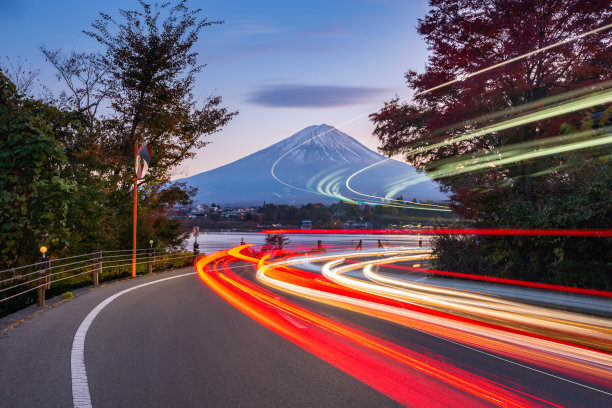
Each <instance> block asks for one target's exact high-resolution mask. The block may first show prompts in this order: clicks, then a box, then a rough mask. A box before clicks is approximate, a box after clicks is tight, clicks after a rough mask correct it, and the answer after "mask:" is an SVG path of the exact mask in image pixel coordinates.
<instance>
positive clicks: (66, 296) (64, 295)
mask: <svg viewBox="0 0 612 408" xmlns="http://www.w3.org/2000/svg"><path fill="white" fill-rule="evenodd" d="M73 297H74V295H73V294H72V292H64V293H62V299H72V298H73Z"/></svg>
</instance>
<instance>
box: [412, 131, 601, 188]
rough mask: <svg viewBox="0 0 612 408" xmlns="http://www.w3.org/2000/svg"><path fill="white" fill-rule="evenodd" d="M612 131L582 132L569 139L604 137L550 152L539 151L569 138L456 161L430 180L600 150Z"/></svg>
mask: <svg viewBox="0 0 612 408" xmlns="http://www.w3.org/2000/svg"><path fill="white" fill-rule="evenodd" d="M610 131H612V126H608V127H605V128H600V129H597V130H587V131H583V132H579V133H576V134H574V135H572V138H582V137H592V136H597V135H601V134H603V135H604V136H601V137H594V138H590V139H589V140H583V141H580V142H574V143H565V144H563V145H562V146H555V147H549V148H541V147H542V146H543V145H545V144H551V143H556V142H558V141H559V140H560V139H561V138H568V136H558V137H554V138H551V140H546V139H544V140H542V141H539V142H535V143H534V142H527V143H526V144H525V145H523V144H517V145H511V146H508V147H507V148H506V149H504V150H502V151H501V152H498V153H493V154H488V155H481V156H476V157H470V158H468V159H464V160H455V161H454V162H452V163H448V164H445V165H443V166H440V168H439V169H437V170H434V171H431V172H429V173H428V175H429V177H431V178H433V179H438V178H442V177H448V176H451V175H459V174H464V173H471V172H475V171H478V170H482V169H486V168H491V167H496V166H502V165H506V164H511V163H516V162H519V161H525V160H530V159H536V158H539V157H545V156H551V155H555V154H560V153H566V152H571V151H576V150H582V149H588V148H592V147H597V146H603V145H607V144H610V143H612V135H611V134H610ZM538 143H539V144H541V145H542V146H534V145H536V144H538ZM535 147H539V150H534V151H528V152H525V151H524V149H525V148H527V149H531V148H535ZM416 182H419V181H418V180H415V181H414V182H407V184H406V185H410V184H414V183H416Z"/></svg>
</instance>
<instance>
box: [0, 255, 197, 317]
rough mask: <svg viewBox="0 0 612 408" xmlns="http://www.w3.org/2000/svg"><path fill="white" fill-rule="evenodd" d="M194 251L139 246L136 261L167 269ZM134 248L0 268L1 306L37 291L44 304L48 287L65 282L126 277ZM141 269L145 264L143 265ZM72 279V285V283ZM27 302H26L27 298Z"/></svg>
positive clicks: (79, 284)
mask: <svg viewBox="0 0 612 408" xmlns="http://www.w3.org/2000/svg"><path fill="white" fill-rule="evenodd" d="M196 255H198V253H197V252H196V254H195V255H194V252H193V251H155V250H154V249H153V248H144V249H137V250H136V265H145V264H146V265H147V272H149V273H151V272H152V271H153V270H161V269H165V268H167V267H168V266H170V265H171V264H173V263H176V261H178V260H180V259H183V260H187V259H189V258H191V259H195V256H196ZM131 266H132V250H131V249H126V250H113V251H95V252H92V253H89V254H82V255H74V256H69V257H65V258H60V259H44V258H41V259H40V260H39V261H38V262H36V263H33V264H30V265H24V266H19V267H15V268H11V269H5V270H2V271H0V307H1V306H2V305H3V304H5V302H7V301H9V300H11V299H15V298H19V297H21V296H26V295H28V294H30V296H31V292H34V291H37V295H36V297H37V303H38V305H39V306H44V305H45V296H46V293H45V292H46V290H49V289H51V288H52V286H57V285H58V284H60V282H64V281H67V282H65V283H66V284H65V285H64V286H66V288H67V289H68V288H71V287H72V288H76V287H82V286H89V285H93V286H94V287H96V286H98V285H99V282H100V280H101V279H102V280H103V279H104V278H108V277H112V276H116V277H123V276H124V275H125V273H126V272H128V271H129V272H131V269H130V268H131ZM141 270H142V267H141ZM71 283H72V284H73V285H71ZM26 303H27V302H26Z"/></svg>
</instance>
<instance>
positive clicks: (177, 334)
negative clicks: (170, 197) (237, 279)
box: [0, 271, 398, 407]
mask: <svg viewBox="0 0 612 408" xmlns="http://www.w3.org/2000/svg"><path fill="white" fill-rule="evenodd" d="M184 272H185V271H180V272H179V271H177V272H170V273H165V274H160V275H156V276H149V277H144V278H139V279H133V280H129V281H123V282H116V283H113V284H109V285H106V286H104V287H101V288H98V289H96V290H93V291H89V292H88V293H85V294H83V295H81V296H78V297H76V298H75V299H73V300H70V301H68V302H66V303H64V304H62V305H60V306H58V307H56V308H54V309H51V310H48V311H46V312H44V313H42V314H40V315H39V316H37V317H35V318H33V319H31V320H29V321H27V322H25V323H23V324H21V325H19V326H18V327H16V328H14V329H12V330H10V331H8V332H7V333H5V334H4V335H2V336H0V361H1V365H0V396H1V397H0V406H2V407H71V406H72V392H71V373H70V354H71V346H72V341H73V337H74V334H75V332H76V330H77V328H78V327H79V325H80V323H81V321H82V320H83V319H84V318H85V316H86V315H87V314H88V313H89V312H90V311H91V310H92V309H93V308H94V307H95V306H96V305H97V304H99V303H100V302H101V301H103V300H104V299H105V298H107V297H109V296H111V295H113V294H114V293H117V292H119V291H121V290H123V289H126V288H128V287H130V286H135V285H139V284H142V283H144V282H146V281H148V280H153V279H160V278H165V277H169V276H172V275H173V274H180V273H184ZM85 364H86V368H87V374H88V379H89V388H90V393H91V401H92V405H93V406H94V407H270V406H277V407H323V406H351V407H394V406H398V404H397V403H395V402H394V401H393V400H391V399H389V398H388V397H386V396H384V395H382V394H380V393H378V392H377V391H375V390H373V389H372V388H370V387H368V386H366V385H364V384H363V383H361V382H359V381H358V380H356V379H354V378H353V377H350V376H349V375H347V374H345V373H344V372H342V371H340V370H338V369H336V368H334V367H332V366H330V365H328V364H327V363H325V362H323V361H322V360H320V359H318V358H317V357H314V356H312V355H311V354H309V353H308V352H306V351H304V350H302V349H301V348H299V347H298V346H296V345H294V344H293V343H291V342H289V341H287V340H285V339H284V338H282V337H280V336H278V335H276V334H275V333H273V332H272V331H270V330H268V329H267V328H265V327H263V326H261V325H260V324H258V323H256V322H255V321H253V320H251V319H250V318H248V317H247V316H245V315H243V314H242V313H241V312H240V311H238V310H237V309H235V308H234V307H233V306H231V305H229V304H228V303H226V302H225V301H224V300H222V299H221V298H219V297H218V296H217V295H216V294H214V293H213V292H212V291H210V290H209V289H208V288H207V287H206V286H205V285H204V283H203V282H202V281H201V280H200V279H199V278H198V277H197V276H196V275H190V276H186V277H181V278H177V279H172V280H168V281H165V282H163V283H160V284H157V285H151V286H146V287H143V288H140V289H137V290H134V291H132V292H130V293H129V294H126V295H124V296H120V297H118V298H117V299H115V300H114V301H113V302H111V303H110V304H109V305H108V306H107V307H106V308H105V309H104V310H103V311H102V312H101V313H100V314H99V315H98V316H97V317H96V319H95V320H94V322H93V324H92V325H91V327H90V329H89V332H88V334H87V337H86V343H85Z"/></svg>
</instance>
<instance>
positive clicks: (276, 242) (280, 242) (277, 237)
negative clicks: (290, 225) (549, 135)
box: [262, 233, 290, 252]
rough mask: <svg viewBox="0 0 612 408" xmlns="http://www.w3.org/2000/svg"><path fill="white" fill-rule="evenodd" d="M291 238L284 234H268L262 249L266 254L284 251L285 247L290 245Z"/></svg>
mask: <svg viewBox="0 0 612 408" xmlns="http://www.w3.org/2000/svg"><path fill="white" fill-rule="evenodd" d="M289 241H290V240H289V237H288V236H286V235H285V234H283V233H278V234H266V241H265V244H264V246H263V248H262V250H263V251H264V252H268V251H282V250H283V246H284V245H287V244H288V243H289Z"/></svg>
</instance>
